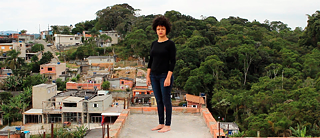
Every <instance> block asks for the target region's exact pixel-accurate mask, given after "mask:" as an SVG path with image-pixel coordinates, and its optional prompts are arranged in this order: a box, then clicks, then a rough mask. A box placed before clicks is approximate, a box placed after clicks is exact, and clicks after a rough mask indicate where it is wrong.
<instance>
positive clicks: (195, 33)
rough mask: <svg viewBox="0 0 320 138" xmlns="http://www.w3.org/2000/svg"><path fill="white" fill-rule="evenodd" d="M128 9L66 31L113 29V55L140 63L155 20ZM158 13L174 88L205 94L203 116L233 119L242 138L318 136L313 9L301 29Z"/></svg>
mask: <svg viewBox="0 0 320 138" xmlns="http://www.w3.org/2000/svg"><path fill="white" fill-rule="evenodd" d="M120 11H121V12H120ZM135 11H137V9H134V8H132V7H131V6H130V5H128V4H118V5H114V6H111V7H107V8H105V9H102V10H99V11H98V12H97V18H96V19H95V20H92V21H86V22H85V23H83V22H81V23H78V24H77V25H76V28H74V30H77V29H78V30H81V29H84V27H86V28H87V30H93V31H92V32H95V31H96V30H99V29H102V30H113V29H115V30H117V31H118V32H119V33H120V34H121V37H122V38H123V40H121V41H120V43H119V44H118V45H116V46H115V47H114V51H115V53H116V54H117V55H118V57H119V58H122V59H128V58H130V57H140V58H145V59H146V61H148V60H149V57H148V54H149V51H150V45H151V42H152V41H155V40H156V39H157V36H156V34H155V32H154V31H153V30H152V27H151V24H152V20H153V19H154V18H155V17H156V16H158V15H142V16H135ZM164 16H166V17H167V18H169V19H170V21H171V23H172V31H171V33H170V34H169V36H168V37H169V38H170V39H171V40H173V41H174V42H175V44H176V47H177V63H176V67H175V70H174V75H175V82H174V87H176V88H177V89H180V90H185V91H187V92H188V93H191V94H194V95H199V92H201V93H205V94H207V97H208V108H209V110H210V111H211V113H212V114H213V115H214V116H221V117H224V118H226V121H232V122H236V123H237V124H238V125H239V127H240V130H241V132H242V133H243V136H247V137H252V136H256V134H257V131H260V136H262V137H267V136H269V137H270V136H271V137H272V136H291V135H293V134H292V133H290V132H292V130H290V129H289V128H290V127H294V126H297V124H300V125H302V126H301V127H302V128H306V134H305V135H307V136H308V135H311V136H320V128H319V127H318V126H320V119H319V114H320V111H319V110H318V109H319V108H320V104H319V103H320V102H319V101H320V93H319V90H320V86H319V84H320V83H319V80H320V75H319V73H318V72H319V71H320V62H318V61H319V60H320V56H319V55H320V50H319V40H320V30H319V25H318V23H319V21H320V11H316V13H314V14H312V15H308V21H306V22H308V25H307V27H306V28H304V29H303V28H299V27H296V28H294V29H291V28H289V27H288V26H287V24H285V23H283V22H281V21H268V20H266V21H265V22H263V23H260V22H258V21H256V20H254V21H252V22H250V21H248V20H247V19H244V18H240V17H232V16H230V17H228V18H223V19H221V20H220V21H218V20H217V19H216V18H215V17H213V16H209V17H204V18H202V19H195V18H193V17H191V16H188V15H184V14H181V13H180V12H178V11H167V12H165V14H164ZM120 17H121V18H120ZM81 25H82V26H84V27H82V28H81V27H80V26H81ZM78 26H79V28H78ZM95 27H96V28H95ZM93 34H94V33H93ZM89 50H90V49H85V48H82V50H81V49H78V50H77V53H78V56H77V57H78V58H83V57H86V56H88V55H86V54H88V53H89V52H90V51H89ZM91 50H92V48H91ZM80 53H82V54H80Z"/></svg>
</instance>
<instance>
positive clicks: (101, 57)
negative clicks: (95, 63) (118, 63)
mask: <svg viewBox="0 0 320 138" xmlns="http://www.w3.org/2000/svg"><path fill="white" fill-rule="evenodd" d="M108 58H114V57H113V56H89V57H88V58H87V59H108Z"/></svg>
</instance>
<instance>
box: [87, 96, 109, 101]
mask: <svg viewBox="0 0 320 138" xmlns="http://www.w3.org/2000/svg"><path fill="white" fill-rule="evenodd" d="M109 97H111V95H103V96H96V97H94V98H92V99H91V100H89V101H102V100H104V99H107V98H109Z"/></svg>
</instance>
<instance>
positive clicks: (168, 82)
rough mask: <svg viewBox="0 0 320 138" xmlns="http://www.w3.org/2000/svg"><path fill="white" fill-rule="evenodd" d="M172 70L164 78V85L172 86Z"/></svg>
mask: <svg viewBox="0 0 320 138" xmlns="http://www.w3.org/2000/svg"><path fill="white" fill-rule="evenodd" d="M171 76H172V71H168V74H167V77H166V79H165V80H164V87H167V86H170V83H171Z"/></svg>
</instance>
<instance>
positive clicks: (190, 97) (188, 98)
mask: <svg viewBox="0 0 320 138" xmlns="http://www.w3.org/2000/svg"><path fill="white" fill-rule="evenodd" d="M186 101H190V102H194V103H201V104H204V100H203V98H202V97H199V96H195V95H191V94H186Z"/></svg>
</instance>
